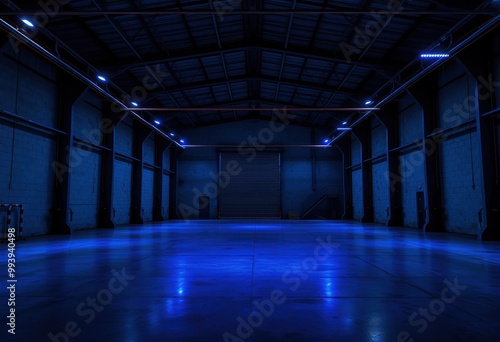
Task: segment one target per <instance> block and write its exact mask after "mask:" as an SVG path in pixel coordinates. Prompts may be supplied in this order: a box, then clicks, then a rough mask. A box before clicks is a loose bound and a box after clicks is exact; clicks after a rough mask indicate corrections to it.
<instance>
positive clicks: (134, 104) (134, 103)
mask: <svg viewBox="0 0 500 342" xmlns="http://www.w3.org/2000/svg"><path fill="white" fill-rule="evenodd" d="M130 104H131V105H132V106H134V107H139V104H138V103H137V102H130Z"/></svg>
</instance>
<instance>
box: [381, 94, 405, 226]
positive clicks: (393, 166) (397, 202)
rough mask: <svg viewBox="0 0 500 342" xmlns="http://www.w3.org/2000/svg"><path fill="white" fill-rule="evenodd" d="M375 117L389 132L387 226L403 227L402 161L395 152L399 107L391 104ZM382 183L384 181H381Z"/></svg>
mask: <svg viewBox="0 0 500 342" xmlns="http://www.w3.org/2000/svg"><path fill="white" fill-rule="evenodd" d="M375 116H376V117H377V118H378V119H379V120H380V122H382V124H383V125H384V126H385V128H386V132H387V150H386V156H387V167H388V169H387V172H388V175H387V186H388V187H389V205H390V208H391V209H390V213H389V215H390V216H389V220H388V221H387V225H388V226H389V227H394V226H402V225H403V212H402V207H403V204H402V197H401V181H400V177H399V176H400V170H399V169H400V161H399V152H396V151H393V150H394V149H395V148H396V147H398V145H399V144H398V139H399V135H398V133H399V127H398V105H397V103H394V102H391V103H390V104H389V105H387V106H386V107H385V108H384V109H383V110H382V111H380V112H377V113H376V114H375ZM391 151H392V152H391ZM381 181H382V180H381Z"/></svg>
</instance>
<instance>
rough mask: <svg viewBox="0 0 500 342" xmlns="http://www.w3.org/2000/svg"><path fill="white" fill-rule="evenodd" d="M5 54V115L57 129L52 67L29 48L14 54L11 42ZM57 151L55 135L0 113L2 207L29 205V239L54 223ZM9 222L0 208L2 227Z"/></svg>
mask: <svg viewBox="0 0 500 342" xmlns="http://www.w3.org/2000/svg"><path fill="white" fill-rule="evenodd" d="M0 53H1V54H0V112H2V111H7V112H10V113H13V114H17V115H20V116H22V117H24V118H26V119H28V120H32V121H33V122H36V123H40V124H43V125H47V126H49V127H54V126H55V123H56V122H57V112H56V104H57V92H56V84H55V70H54V68H53V66H51V65H50V64H49V63H46V62H45V61H43V60H40V59H39V58H38V57H37V56H36V55H35V54H33V53H32V52H30V51H28V50H25V49H24V48H21V51H20V53H19V54H17V55H16V54H14V53H13V52H12V50H11V48H10V44H7V45H6V46H4V48H3V49H0ZM55 151H56V136H55V135H54V134H53V133H51V132H50V131H44V130H40V129H37V128H35V127H33V126H32V125H29V124H27V125H25V124H23V123H22V122H21V121H18V122H17V123H16V124H14V123H13V121H12V120H11V119H9V118H8V116H5V115H0V203H21V204H23V205H24V210H25V212H24V222H25V223H24V231H23V234H24V236H31V235H40V234H46V233H48V231H49V227H50V225H51V223H52V210H53V209H52V208H53V199H54V194H53V189H54V182H55V177H54V173H53V171H52V167H51V163H52V162H53V161H54V160H55ZM16 213H17V211H16ZM16 215H17V214H15V215H14V219H15V221H16V222H13V225H15V226H17V225H18V221H17V216H16ZM5 219H6V211H5V210H0V228H2V229H3V228H5V225H4V224H5V222H6V221H5Z"/></svg>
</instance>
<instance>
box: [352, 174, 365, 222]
mask: <svg viewBox="0 0 500 342" xmlns="http://www.w3.org/2000/svg"><path fill="white" fill-rule="evenodd" d="M363 214H364V209H363V173H362V172H361V170H356V171H353V173H352V215H353V219H355V220H361V219H362V218H363Z"/></svg>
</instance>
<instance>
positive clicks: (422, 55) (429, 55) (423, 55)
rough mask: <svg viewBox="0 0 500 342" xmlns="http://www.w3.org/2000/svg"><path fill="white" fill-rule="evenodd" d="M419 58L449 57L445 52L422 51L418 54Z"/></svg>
mask: <svg viewBox="0 0 500 342" xmlns="http://www.w3.org/2000/svg"><path fill="white" fill-rule="evenodd" d="M420 57H421V58H447V57H450V55H449V54H447V53H423V54H421V55H420Z"/></svg>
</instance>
